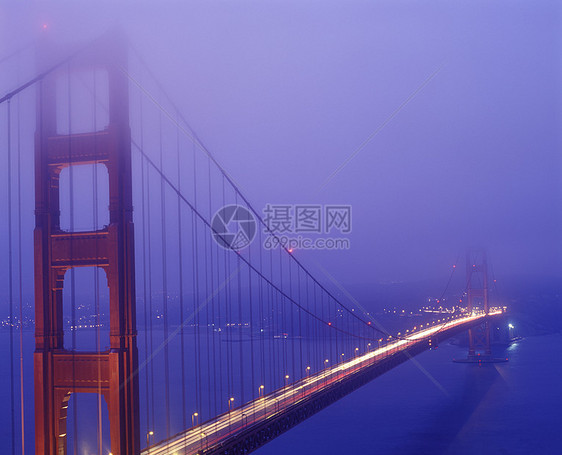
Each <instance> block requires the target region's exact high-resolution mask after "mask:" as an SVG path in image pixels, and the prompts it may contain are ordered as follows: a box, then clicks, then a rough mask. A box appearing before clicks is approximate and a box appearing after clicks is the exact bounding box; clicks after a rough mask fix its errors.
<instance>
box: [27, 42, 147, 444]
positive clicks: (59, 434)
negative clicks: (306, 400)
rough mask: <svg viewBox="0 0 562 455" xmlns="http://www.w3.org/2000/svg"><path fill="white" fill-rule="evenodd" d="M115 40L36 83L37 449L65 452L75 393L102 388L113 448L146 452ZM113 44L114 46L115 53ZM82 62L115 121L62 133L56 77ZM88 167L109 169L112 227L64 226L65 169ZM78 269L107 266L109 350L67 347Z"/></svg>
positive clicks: (123, 103) (126, 142)
mask: <svg viewBox="0 0 562 455" xmlns="http://www.w3.org/2000/svg"><path fill="white" fill-rule="evenodd" d="M117 41H118V40H117ZM117 41H113V42H112V45H111V46H107V44H108V43H106V46H100V45H99V44H98V45H97V46H93V47H92V48H90V49H89V50H88V52H85V53H84V54H83V55H81V56H80V58H79V59H78V58H77V59H74V60H73V61H72V62H71V63H68V64H64V65H61V66H60V68H59V69H58V70H56V71H53V72H51V73H49V74H47V75H46V76H45V77H44V78H43V79H42V81H41V84H40V87H39V90H38V97H37V104H38V106H37V108H38V109H37V112H38V115H37V130H36V135H35V137H36V142H35V191H36V209H35V213H36V215H35V216H36V226H35V234H34V237H35V321H36V328H35V356H34V370H35V453H37V454H44V455H55V454H56V455H64V454H66V452H67V451H66V445H67V442H66V440H67V436H66V435H67V428H66V427H67V424H66V422H67V410H68V402H69V399H70V396H71V394H73V393H97V394H99V395H103V397H104V398H105V401H106V403H107V407H108V411H109V420H110V425H111V452H112V453H113V454H114V455H117V454H119V455H134V454H138V453H139V450H140V447H139V445H140V440H139V412H138V403H139V397H138V375H137V365H138V353H137V345H136V323H135V317H136V316H135V285H134V277H135V272H134V270H135V269H134V265H135V264H134V257H133V250H134V246H133V245H134V243H133V220H132V192H131V132H130V129H129V100H128V81H127V78H126V77H125V76H124V75H123V74H122V71H121V68H122V65H124V63H125V62H126V61H127V60H126V57H127V56H126V47H124V46H120V45H119V44H120V43H119V42H117ZM107 49H113V52H112V53H111V55H109V54H108V53H107V52H106V51H107ZM85 69H88V70H92V69H96V70H100V69H102V70H103V71H104V72H105V74H106V75H107V82H108V87H109V90H108V92H109V99H108V104H109V125H108V127H107V128H106V129H104V130H101V131H92V132H89V133H81V134H72V132H71V131H69V132H68V134H65V135H61V134H58V133H57V122H56V119H57V104H60V103H59V101H60V96H58V95H60V93H59V94H57V90H56V88H57V80H59V78H60V79H62V80H64V79H66V78H68V81H70V74H71V73H72V72H76V71H78V70H85ZM68 83H69V84H70V82H68ZM62 95H64V93H63V94H62ZM70 96H71V91H70V86H69V88H68V97H69V98H70ZM63 98H64V97H63ZM69 104H70V100H69ZM69 109H70V107H69ZM69 118H70V112H69ZM84 164H104V165H105V166H106V167H107V171H108V175H109V226H106V227H104V228H103V229H98V230H93V231H90V232H76V231H73V229H72V226H71V228H70V230H68V231H66V230H62V229H61V227H60V209H59V206H60V191H59V179H60V174H61V171H62V170H63V169H64V168H65V167H69V166H75V165H84ZM84 202H85V201H84ZM74 267H101V268H103V269H104V270H105V272H106V276H107V283H108V286H109V292H110V301H109V311H110V349H109V350H107V351H102V352H80V351H75V350H69V349H65V344H64V330H63V283H64V276H65V273H66V272H67V271H69V270H71V269H72V268H74ZM98 311H99V309H98ZM67 347H68V345H67Z"/></svg>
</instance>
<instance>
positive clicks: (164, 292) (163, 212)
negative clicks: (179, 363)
mask: <svg viewBox="0 0 562 455" xmlns="http://www.w3.org/2000/svg"><path fill="white" fill-rule="evenodd" d="M158 119H159V120H158V121H159V123H158V125H159V135H160V169H162V170H163V169H164V157H163V150H162V149H163V147H162V113H161V112H160V114H159V116H158ZM165 191H166V186H165V183H164V178H163V177H160V216H161V218H162V219H161V229H162V304H163V313H164V315H163V316H164V378H165V380H164V393H165V395H166V396H165V401H166V437H167V438H169V437H170V371H169V370H170V365H169V347H168V276H167V264H166V259H167V258H166V193H165Z"/></svg>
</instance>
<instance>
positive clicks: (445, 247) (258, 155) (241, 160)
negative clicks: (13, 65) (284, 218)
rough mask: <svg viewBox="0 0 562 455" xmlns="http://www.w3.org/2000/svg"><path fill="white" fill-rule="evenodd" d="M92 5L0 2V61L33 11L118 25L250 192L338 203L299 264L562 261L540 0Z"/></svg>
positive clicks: (99, 27)
mask: <svg viewBox="0 0 562 455" xmlns="http://www.w3.org/2000/svg"><path fill="white" fill-rule="evenodd" d="M105 7H106V8H105V10H104V11H103V12H99V10H98V9H94V8H93V7H91V6H87V7H84V6H82V7H80V8H78V7H73V8H71V7H70V6H68V5H67V6H64V7H63V6H60V5H58V6H51V5H50V4H49V6H47V5H37V6H36V7H33V8H32V7H23V6H17V7H16V6H12V7H8V6H6V5H4V6H2V7H0V58H1V56H3V55H6V54H8V53H10V52H11V51H13V50H15V49H17V48H18V47H19V46H20V44H22V43H25V42H27V41H28V40H30V39H31V38H32V37H33V36H34V35H37V32H38V31H39V30H40V29H41V28H42V25H43V24H47V25H48V31H49V33H56V34H60V35H63V36H66V38H67V39H70V38H71V39H73V40H76V41H80V40H85V39H88V37H91V36H96V35H97V34H99V33H101V32H102V31H103V29H105V28H106V27H107V26H109V25H110V24H112V23H114V22H116V21H117V22H121V23H123V24H124V25H125V28H126V29H127V30H128V31H129V34H130V38H131V41H132V43H133V44H134V46H135V47H136V48H137V49H138V50H139V51H140V53H141V54H142V55H143V56H144V57H145V59H146V61H147V62H148V64H149V66H150V67H151V68H152V69H153V71H154V72H155V74H156V75H157V77H158V79H159V80H160V81H161V82H162V84H163V85H164V87H165V88H166V90H167V91H168V92H169V93H170V94H171V95H172V96H173V97H174V99H175V102H176V103H177V105H178V106H179V107H180V108H181V110H182V112H183V114H184V115H185V117H186V118H187V119H188V121H189V122H190V123H191V125H192V126H193V129H194V130H195V131H196V133H197V134H198V136H199V137H200V139H201V140H202V141H203V142H204V143H205V144H206V146H207V147H208V149H209V150H210V151H211V152H212V153H213V154H214V155H215V156H216V157H217V159H218V160H219V162H221V163H222V164H223V166H224V167H225V168H226V169H227V170H228V171H229V173H230V174H231V175H232V176H233V177H234V179H235V180H236V182H238V183H239V184H240V185H241V187H242V191H243V192H244V193H245V194H246V195H247V196H248V197H249V199H250V200H251V201H252V202H253V203H254V205H255V206H256V207H258V208H261V207H263V206H264V205H265V204H266V203H287V204H292V203H310V204H315V203H319V204H351V205H352V206H353V233H352V234H351V236H350V239H351V250H349V251H340V252H334V251H329V252H317V251H316V252H302V251H301V252H298V253H297V254H299V255H300V256H301V257H302V258H303V259H304V261H305V263H306V264H308V265H310V266H311V267H312V268H315V267H316V265H315V264H316V263H317V262H320V263H322V265H323V267H324V268H326V269H327V270H329V271H330V273H331V274H332V275H334V276H335V277H336V278H337V279H338V280H340V281H342V282H345V283H359V282H381V281H396V280H417V279H422V278H428V277H439V276H443V275H446V274H447V271H448V270H449V267H450V265H451V264H452V263H453V262H454V260H455V259H456V257H457V256H458V254H459V253H461V252H464V250H465V248H466V247H467V246H470V245H478V246H485V247H487V248H488V251H489V257H490V260H491V261H492V263H493V266H494V269H495V272H496V274H497V275H512V274H537V275H538V274H541V275H544V274H547V275H555V276H559V277H560V276H561V275H562V238H561V232H562V214H561V213H562V210H561V207H562V182H561V179H562V162H561V158H560V156H561V151H562V147H561V146H562V141H561V133H560V126H559V125H560V122H561V120H562V119H561V115H560V111H561V109H560V108H561V104H562V99H561V94H560V93H561V92H560V87H561V85H562V84H561V82H562V74H561V59H560V55H562V54H561V51H562V49H561V37H562V30H561V25H560V24H561V23H562V21H561V8H560V6H559V5H557V4H556V2H548V1H536V2H513V1H509V2H507V1H499V2H493V5H490V2H454V4H451V2H439V1H430V2H424V3H423V5H420V4H418V3H416V2H402V1H399V2H396V1H392V2H391V1H388V2H367V1H345V2H342V1H308V2H306V1H304V2H303V1H268V2H262V1H238V2H190V3H189V4H188V5H183V3H180V2H178V3H177V4H174V3H172V4H168V5H166V6H157V5H155V4H143V5H142V6H136V7H135V8H132V9H130V8H129V7H126V6H123V5H121V6H112V5H111V4H109V3H107V4H105ZM432 75H434V77H433V78H431V80H430V81H429V82H427V83H426V84H425V85H423V84H424V81H426V80H427V79H428V78H429V77H430V76H432ZM0 81H1V82H2V83H1V84H0V87H1V89H2V92H1V93H0V95H3V94H4V92H6V91H7V90H8V89H9V88H11V87H12V85H11V82H12V80H11V79H10V78H9V77H8V75H7V74H6V73H5V72H3V73H2V76H0ZM422 85H423V87H422ZM420 87H422V88H421V90H419V92H418V93H417V94H416V95H415V96H413V97H412V98H411V100H410V101H409V102H408V103H407V104H406V105H405V106H403V108H402V109H400V110H399V111H398V112H397V113H396V115H394V116H393V118H392V119H391V120H390V121H388V123H386V124H385V122H386V121H387V120H388V119H389V117H390V116H391V115H392V114H393V113H395V112H396V110H397V109H398V108H399V106H400V105H401V104H402V103H404V101H405V100H407V99H408V98H409V97H411V95H412V94H413V93H414V92H416V91H417V90H418V89H420ZM383 124H385V125H384V127H383V128H382V129H380V128H381V125H383ZM378 129H380V131H379V132H378V133H377V134H376V135H375V136H374V137H373V138H372V140H370V142H368V144H366V145H365V146H364V147H363V148H362V149H361V150H360V151H359V152H358V153H357V154H356V155H355V157H354V158H353V159H352V160H351V161H349V162H348V164H347V165H345V166H344V167H343V168H342V169H341V170H340V171H339V172H337V173H336V174H335V175H334V176H333V178H331V179H330V180H329V181H328V183H327V184H326V185H324V186H323V184H324V183H325V182H326V180H327V179H328V178H329V177H330V176H331V175H332V174H333V172H334V171H335V170H336V169H338V167H340V166H341V165H342V163H344V162H346V160H348V159H349V157H350V156H351V155H352V154H353V153H354V152H355V151H356V150H357V149H358V147H359V146H360V145H361V144H362V143H363V142H364V141H365V140H366V139H367V138H369V137H370V136H371V134H373V133H374V132H375V131H377V130H378ZM2 134H3V133H2Z"/></svg>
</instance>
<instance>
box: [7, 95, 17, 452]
mask: <svg viewBox="0 0 562 455" xmlns="http://www.w3.org/2000/svg"><path fill="white" fill-rule="evenodd" d="M7 112H8V134H7V139H8V164H7V168H8V179H7V180H8V301H9V307H10V411H11V416H12V419H11V435H12V455H15V453H16V420H15V419H16V417H15V393H14V299H13V286H12V273H13V271H12V121H11V117H12V115H11V100H8V107H7Z"/></svg>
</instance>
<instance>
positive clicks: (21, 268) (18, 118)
mask: <svg viewBox="0 0 562 455" xmlns="http://www.w3.org/2000/svg"><path fill="white" fill-rule="evenodd" d="M20 109H21V104H20V99H19V97H18V117H17V135H18V162H17V167H18V183H17V184H18V267H19V270H18V276H19V283H18V284H19V304H20V308H19V316H20V318H19V319H20V325H19V329H20V333H19V335H20V340H19V341H20V406H21V411H20V412H21V453H22V455H25V418H24V417H25V413H24V394H23V277H22V271H23V266H22V247H21V244H22V242H21V230H22V226H21V132H20Z"/></svg>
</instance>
